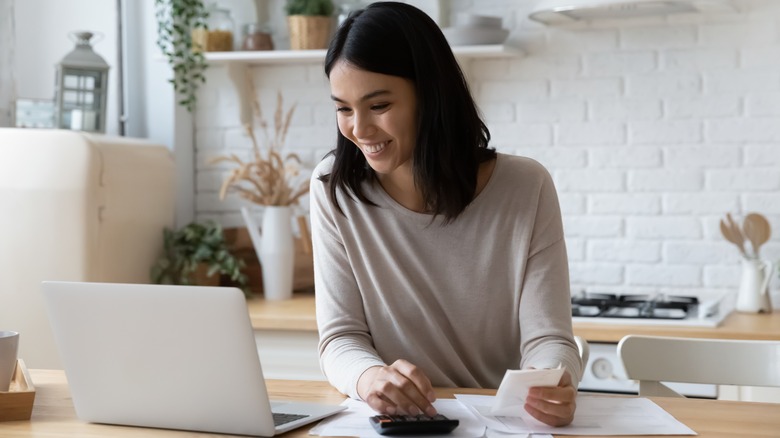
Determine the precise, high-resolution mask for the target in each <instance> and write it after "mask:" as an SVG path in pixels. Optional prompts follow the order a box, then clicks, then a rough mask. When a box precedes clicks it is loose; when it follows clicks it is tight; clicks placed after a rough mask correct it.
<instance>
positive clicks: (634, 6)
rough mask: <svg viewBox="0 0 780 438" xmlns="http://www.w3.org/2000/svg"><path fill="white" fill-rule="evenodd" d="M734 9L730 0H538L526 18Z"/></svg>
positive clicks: (552, 20)
mask: <svg viewBox="0 0 780 438" xmlns="http://www.w3.org/2000/svg"><path fill="white" fill-rule="evenodd" d="M710 11H712V12H724V11H729V12H733V11H735V9H734V6H733V5H732V4H731V1H730V0H541V1H539V2H538V3H537V5H536V7H535V8H534V9H533V10H532V11H531V13H530V14H529V17H530V18H531V19H532V20H535V21H538V22H540V23H543V24H549V25H555V24H566V23H572V22H576V21H580V20H596V19H603V18H629V17H648V16H652V15H668V14H677V13H683V12H710Z"/></svg>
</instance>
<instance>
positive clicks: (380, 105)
mask: <svg viewBox="0 0 780 438" xmlns="http://www.w3.org/2000/svg"><path fill="white" fill-rule="evenodd" d="M388 106H390V104H389V103H380V104H378V105H371V109H372V110H374V111H380V110H383V109H385V108H387V107H388Z"/></svg>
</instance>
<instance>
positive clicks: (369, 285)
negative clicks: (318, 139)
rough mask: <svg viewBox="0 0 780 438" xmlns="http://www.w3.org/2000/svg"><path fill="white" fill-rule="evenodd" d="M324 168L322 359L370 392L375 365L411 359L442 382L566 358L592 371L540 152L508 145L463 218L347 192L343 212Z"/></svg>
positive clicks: (494, 383)
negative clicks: (575, 321) (579, 341)
mask: <svg viewBox="0 0 780 438" xmlns="http://www.w3.org/2000/svg"><path fill="white" fill-rule="evenodd" d="M331 165H332V158H328V159H326V160H324V161H323V162H322V163H320V164H319V165H318V166H317V169H315V171H314V174H313V177H312V182H311V220H312V237H313V243H314V273H315V289H316V305H317V324H318V327H319V333H320V341H319V354H320V365H321V367H322V370H323V372H324V373H325V375H326V376H327V378H328V380H329V381H330V382H331V384H332V385H333V386H334V387H336V388H337V389H338V390H339V391H341V392H342V393H344V394H347V395H349V396H351V397H353V398H358V395H357V390H356V385H357V379H358V378H359V377H360V375H361V374H362V373H363V372H364V371H365V370H366V369H367V368H369V367H371V366H374V365H385V364H391V363H392V362H394V361H395V360H397V359H406V360H408V361H410V362H412V363H413V364H415V365H417V366H419V367H421V368H422V370H423V371H424V372H425V373H426V375H427V376H428V377H429V378H430V379H431V381H432V382H433V385H434V386H444V387H453V386H460V387H484V388H497V387H498V385H499V383H500V382H501V379H502V377H503V376H504V373H505V371H506V370H507V369H519V368H529V367H535V368H552V367H556V366H557V365H558V364H559V363H562V364H563V365H564V366H565V367H566V368H567V369H568V370H569V371H571V374H572V376H573V379H574V380H575V381H577V380H578V377H579V376H580V375H581V374H582V371H581V369H582V366H581V363H580V360H579V355H578V353H577V347H576V344H575V343H574V340H573V337H572V328H571V308H570V307H571V304H570V293H569V273H568V264H567V258H566V248H565V244H564V240H563V227H562V224H561V214H560V208H559V206H558V198H557V195H556V192H555V188H554V186H553V182H552V179H551V177H550V175H549V173H548V172H547V171H546V170H545V169H544V168H543V167H542V166H541V165H540V164H539V163H537V162H535V161H533V160H530V159H528V158H522V157H517V156H512V155H503V154H499V155H498V161H497V163H496V167H495V170H494V172H493V175H492V176H491V178H490V180H489V182H488V183H487V185H486V186H485V188H484V190H483V191H482V192H481V193H480V194H479V196H477V198H476V199H475V200H474V201H473V202H472V203H471V204H470V205H469V206H468V208H466V210H465V211H464V212H463V213H462V214H461V215H460V216H459V217H458V218H457V219H456V220H455V221H454V222H452V223H450V224H448V225H442V221H441V220H440V218H439V219H437V220H435V221H434V222H433V223H432V224H431V223H430V220H431V216H430V215H426V214H420V213H415V212H412V211H410V210H408V209H406V208H404V207H402V206H401V205H400V204H398V203H396V202H395V201H394V200H393V199H392V198H390V196H388V195H387V193H386V192H385V191H384V190H383V189H382V188H381V186H379V184H376V183H365V185H364V187H366V190H365V193H366V194H367V196H368V198H369V199H371V200H372V201H374V202H375V203H376V204H378V207H373V206H368V205H364V204H362V203H360V202H359V201H356V200H352V199H348V198H346V197H345V196H343V195H344V193H343V192H339V205H340V206H341V208H342V209H343V211H344V213H345V215H342V214H341V213H339V212H338V211H337V210H336V208H335V206H334V205H333V203H332V202H331V201H330V198H329V196H328V191H327V187H326V185H325V184H324V183H322V182H321V181H319V180H317V176H318V175H321V174H323V173H328V172H329V169H330V166H331Z"/></svg>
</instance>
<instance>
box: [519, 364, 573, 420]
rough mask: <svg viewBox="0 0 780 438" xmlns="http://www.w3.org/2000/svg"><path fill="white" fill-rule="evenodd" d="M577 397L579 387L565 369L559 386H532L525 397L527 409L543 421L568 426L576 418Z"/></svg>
mask: <svg viewBox="0 0 780 438" xmlns="http://www.w3.org/2000/svg"><path fill="white" fill-rule="evenodd" d="M576 399H577V388H575V387H574V385H573V384H572V381H571V375H569V372H568V371H565V372H564V373H563V376H562V377H561V381H560V382H558V386H555V387H541V386H535V387H533V388H530V389H529V391H528V397H527V398H526V399H525V410H526V411H528V413H529V414H531V416H532V417H534V418H536V419H537V420H539V421H541V422H542V423H545V424H549V425H550V426H566V425H567V424H569V423H571V422H572V420H574V411H575V409H577V403H576Z"/></svg>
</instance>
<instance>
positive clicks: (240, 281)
mask: <svg viewBox="0 0 780 438" xmlns="http://www.w3.org/2000/svg"><path fill="white" fill-rule="evenodd" d="M243 267H244V261H243V260H241V259H239V258H237V257H235V256H233V254H231V252H230V251H229V250H228V247H227V244H226V242H225V237H224V234H223V232H222V227H221V226H220V225H219V224H217V223H216V222H214V221H205V222H203V223H199V222H192V223H190V224H188V225H186V226H184V227H182V228H180V229H178V230H176V231H173V230H170V229H168V228H166V229H164V230H163V254H162V256H160V258H158V259H157V261H156V262H155V264H154V266H152V270H151V277H152V281H153V282H154V283H157V284H197V285H201V286H218V285H219V279H220V275H225V276H227V277H228V278H230V280H231V281H232V282H234V283H235V284H236V285H238V286H239V287H240V288H242V289H243V290H244V293H247V294H248V289H247V287H246V284H247V278H246V275H244V274H243V273H242V272H241V269H242V268H243Z"/></svg>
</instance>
